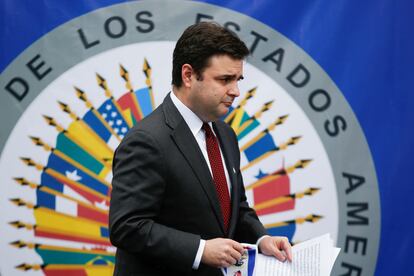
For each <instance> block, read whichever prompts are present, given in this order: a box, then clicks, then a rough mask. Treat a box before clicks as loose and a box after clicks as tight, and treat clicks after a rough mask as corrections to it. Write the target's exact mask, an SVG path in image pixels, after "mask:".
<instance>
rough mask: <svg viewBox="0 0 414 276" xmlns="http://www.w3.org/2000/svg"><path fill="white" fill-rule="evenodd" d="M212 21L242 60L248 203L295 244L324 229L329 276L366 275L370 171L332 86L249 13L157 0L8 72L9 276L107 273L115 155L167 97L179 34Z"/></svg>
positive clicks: (82, 28) (240, 130)
mask: <svg viewBox="0 0 414 276" xmlns="http://www.w3.org/2000/svg"><path fill="white" fill-rule="evenodd" d="M161 2H162V6H163V8H160V5H161ZM178 6H179V8H177V7H178ZM210 20H214V21H216V22H218V23H220V24H222V25H224V26H226V27H227V28H229V29H231V30H233V31H234V32H236V33H237V34H238V35H239V36H240V37H241V38H242V39H243V40H244V41H245V42H246V45H248V47H249V48H250V51H251V56H250V57H249V58H248V59H247V61H246V63H245V66H244V75H245V80H243V81H242V82H241V83H240V87H239V88H240V91H241V96H240V97H239V98H238V99H237V100H236V101H235V102H234V104H233V106H232V108H231V109H230V112H229V113H228V114H227V115H226V116H225V117H224V118H223V120H224V121H226V122H227V123H228V124H230V125H231V126H232V128H233V129H234V131H235V132H236V134H237V136H238V139H239V144H240V150H241V156H242V164H241V170H242V173H243V177H244V182H245V189H246V194H247V197H248V200H249V203H250V205H251V206H252V207H254V208H255V209H256V211H257V213H258V215H259V217H260V219H261V221H262V222H263V224H264V225H265V226H266V228H267V229H268V231H269V233H270V234H272V235H285V236H287V237H289V239H290V240H291V241H292V242H293V243H298V242H301V241H304V240H307V239H309V238H312V237H315V236H318V235H321V234H324V233H330V234H331V237H332V238H333V239H334V241H335V242H336V245H337V246H338V247H341V249H342V250H341V253H340V255H339V257H338V260H337V261H336V264H335V267H334V272H333V274H334V275H337V274H349V275H353V274H352V273H356V274H357V275H362V274H363V275H373V274H374V271H375V265H376V258H377V253H378V245H379V229H380V208H379V194H378V185H377V179H376V175H375V169H374V165H373V162H372V158H371V155H370V152H369V148H368V145H367V143H366V141H365V138H364V135H363V132H362V130H361V127H360V126H359V124H358V121H357V119H356V117H355V115H354V114H353V112H352V110H351V108H350V106H349V104H348V103H347V101H346V99H345V98H344V97H343V95H342V93H341V91H340V90H339V89H338V87H336V85H335V84H334V82H333V81H332V80H331V79H330V78H329V76H328V75H327V74H326V73H325V72H324V71H323V69H322V68H321V67H320V66H319V65H318V64H316V63H315V61H314V60H313V59H312V58H311V57H310V56H308V55H307V54H306V53H305V52H304V51H303V50H302V49H301V48H299V47H298V46H297V45H295V44H294V43H292V42H291V41H290V40H289V39H288V38H286V37H284V36H283V35H282V34H280V33H278V32H277V31H275V30H273V29H271V28H269V27H267V26H265V25H263V24H262V23H260V22H258V21H256V20H254V19H252V18H250V17H248V16H245V15H242V14H239V13H236V12H234V11H231V10H228V9H225V8H222V7H218V6H213V5H209V4H204V3H198V2H189V1H167V2H165V1H158V0H157V1H154V0H153V1H139V2H129V3H123V4H119V5H114V6H110V7H107V8H103V9H100V10H96V11H94V12H91V13H89V14H86V15H83V16H80V17H78V18H75V19H73V20H71V21H69V22H67V23H65V24H63V25H62V26H60V27H58V28H56V29H54V30H53V31H51V32H50V33H48V34H46V35H45V36H44V37H42V38H41V39H40V40H38V41H36V42H35V43H34V44H32V45H31V46H30V47H29V48H28V49H26V50H25V51H24V52H23V53H22V54H21V55H20V56H19V57H18V58H17V59H16V60H14V61H13V63H11V64H10V65H9V66H8V67H7V68H6V70H5V71H4V72H3V74H2V76H1V85H2V87H3V90H4V91H3V92H4V93H2V94H1V95H0V98H1V99H0V102H1V103H2V108H1V111H0V112H1V113H2V114H1V115H2V116H1V123H2V127H3V131H2V134H1V136H0V145H1V147H2V153H1V159H0V175H1V179H2V182H3V186H2V187H3V188H2V189H3V190H2V193H1V197H0V204H1V206H2V210H5V211H3V212H2V215H1V216H0V224H1V225H2V226H1V227H0V231H1V233H0V234H1V235H2V237H3V238H2V240H1V242H2V245H1V247H0V250H1V253H2V256H5V257H4V258H2V260H1V266H0V269H1V272H2V273H3V274H4V275H12V274H13V275H14V274H15V273H16V271H17V270H21V271H30V272H31V273H33V274H34V275H35V274H39V275H41V274H48V273H66V272H73V271H76V272H78V271H81V272H82V271H83V272H84V273H88V274H91V275H94V274H96V275H102V273H108V274H111V273H112V269H113V264H114V251H115V248H113V247H112V246H111V244H110V243H109V240H108V227H107V219H108V202H109V195H110V189H111V187H110V182H111V162H112V155H113V152H114V149H115V148H116V146H117V145H118V143H119V142H120V140H121V139H122V138H123V136H124V135H125V133H126V132H127V131H128V130H129V128H131V127H132V126H133V125H134V124H135V123H136V122H138V121H139V120H141V119H142V118H144V117H145V116H147V115H148V114H149V113H151V112H152V110H154V108H155V107H156V106H157V105H158V104H160V103H161V102H162V100H163V98H164V97H165V95H166V93H167V92H168V91H169V90H170V89H171V88H170V82H171V81H170V79H171V77H170V75H171V59H172V51H173V49H174V44H175V41H176V40H177V38H178V37H179V35H180V34H181V33H182V31H183V30H184V29H185V28H186V27H187V26H188V25H191V24H193V23H196V22H199V21H210ZM171 26H174V28H171ZM45 45H47V48H45Z"/></svg>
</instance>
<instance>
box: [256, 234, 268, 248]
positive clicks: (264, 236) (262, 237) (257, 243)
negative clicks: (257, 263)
mask: <svg viewBox="0 0 414 276" xmlns="http://www.w3.org/2000/svg"><path fill="white" fill-rule="evenodd" d="M266 237H270V236H269V235H263V236H261V237H260V238H259V239H258V240H257V242H256V246H257V250H258V251H259V250H260V248H259V244H260V242H261V241H262V240H263V239H264V238H266Z"/></svg>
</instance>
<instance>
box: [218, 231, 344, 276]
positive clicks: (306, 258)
mask: <svg viewBox="0 0 414 276" xmlns="http://www.w3.org/2000/svg"><path fill="white" fill-rule="evenodd" d="M339 251H340V248H336V247H334V244H333V240H332V239H331V237H330V235H329V234H324V235H322V236H319V237H316V238H313V239H310V240H307V241H304V242H301V243H299V244H296V245H294V246H293V247H292V255H293V256H292V259H293V260H292V262H288V261H286V262H280V261H278V260H277V259H276V258H274V257H269V256H265V255H263V254H260V253H258V252H257V248H256V247H255V246H254V245H245V253H244V254H243V256H242V259H241V260H240V261H239V263H238V264H237V265H233V266H231V267H228V268H226V269H223V275H225V276H329V275H330V273H331V271H332V268H333V265H334V263H335V260H336V258H337V257H338V255H339Z"/></svg>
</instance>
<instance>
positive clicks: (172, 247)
mask: <svg viewBox="0 0 414 276" xmlns="http://www.w3.org/2000/svg"><path fill="white" fill-rule="evenodd" d="M248 52H249V51H248V49H247V47H246V45H245V44H244V43H243V42H242V41H241V40H240V39H239V38H238V37H237V36H236V35H235V34H233V33H232V32H230V31H228V30H226V29H225V28H223V27H221V26H219V25H217V24H215V23H206V22H203V23H198V24H195V25H192V26H190V27H188V28H187V29H186V30H185V31H184V33H183V34H182V36H181V37H180V39H179V40H178V41H177V44H176V47H175V50H174V54H173V76H172V78H173V80H172V84H173V92H172V93H170V94H169V95H167V96H166V98H165V99H164V102H163V103H162V104H161V105H160V106H159V107H158V108H157V109H156V110H154V112H153V113H152V114H150V115H149V116H147V117H146V118H145V119H143V120H142V121H141V122H139V123H138V124H137V125H136V126H135V127H134V128H132V129H131V130H130V132H129V133H128V134H127V135H126V137H125V138H124V140H123V141H122V142H121V144H120V145H119V147H118V149H117V150H116V153H115V157H114V163H113V183H112V184H113V190H112V198H111V205H110V213H109V215H110V216H109V227H110V238H111V242H112V243H113V244H114V245H115V246H116V247H117V254H116V265H115V275H208V276H214V275H221V272H220V268H222V267H228V266H230V265H233V264H235V263H236V262H237V261H238V260H239V259H240V257H241V253H242V252H243V246H242V245H241V244H240V242H247V243H256V242H258V241H259V242H258V246H259V248H260V250H261V252H262V253H264V254H267V255H273V256H275V257H276V258H278V259H279V260H281V261H284V260H285V259H288V260H291V251H290V250H291V248H290V244H289V242H288V240H287V239H286V238H284V237H270V236H267V235H266V230H265V229H264V227H263V225H262V224H261V223H260V221H259V219H258V218H257V215H256V213H255V212H254V210H253V209H251V208H250V207H249V206H248V203H247V202H246V196H245V191H244V186H243V180H242V175H241V172H240V169H239V165H240V152H239V148H238V144H237V138H236V135H235V134H234V132H233V130H232V129H231V128H230V127H229V126H228V125H226V124H225V123H223V122H221V121H220V120H219V118H220V117H222V116H223V115H225V114H226V113H227V112H228V109H229V107H230V106H231V105H232V102H233V100H234V99H235V98H236V97H238V96H239V89H238V84H237V83H238V81H239V80H241V79H243V59H244V58H245V57H246V56H247V55H248Z"/></svg>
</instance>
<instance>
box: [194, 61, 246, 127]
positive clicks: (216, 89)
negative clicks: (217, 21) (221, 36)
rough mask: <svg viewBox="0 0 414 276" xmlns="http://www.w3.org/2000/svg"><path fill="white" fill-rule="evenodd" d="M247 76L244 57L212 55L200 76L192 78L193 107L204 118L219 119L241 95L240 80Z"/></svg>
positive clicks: (204, 119)
mask: <svg viewBox="0 0 414 276" xmlns="http://www.w3.org/2000/svg"><path fill="white" fill-rule="evenodd" d="M241 79H243V61H242V60H237V59H233V58H231V57H229V56H227V55H217V56H212V57H211V58H210V64H209V66H208V67H207V68H205V70H204V72H203V73H202V74H201V76H199V77H198V78H197V77H196V76H195V75H194V77H193V78H192V79H191V84H192V85H191V93H190V95H189V100H190V104H191V109H192V110H193V112H194V113H196V114H197V115H198V116H199V117H200V118H201V119H202V120H203V121H216V120H218V119H219V118H220V117H222V116H223V115H225V114H226V113H227V112H228V111H229V107H230V106H231V105H232V103H233V101H234V99H235V98H236V97H238V96H239V95H240V92H239V87H238V81H239V80H241Z"/></svg>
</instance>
